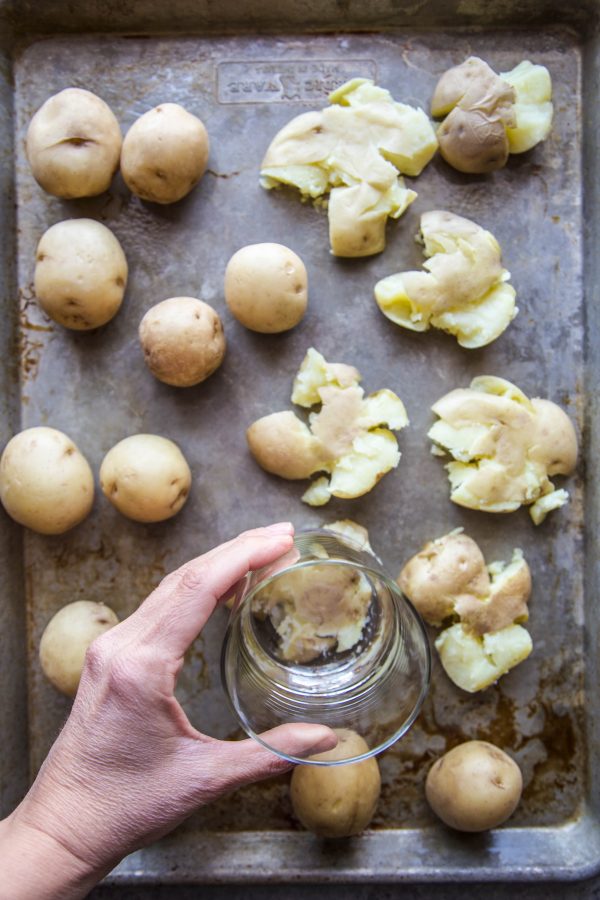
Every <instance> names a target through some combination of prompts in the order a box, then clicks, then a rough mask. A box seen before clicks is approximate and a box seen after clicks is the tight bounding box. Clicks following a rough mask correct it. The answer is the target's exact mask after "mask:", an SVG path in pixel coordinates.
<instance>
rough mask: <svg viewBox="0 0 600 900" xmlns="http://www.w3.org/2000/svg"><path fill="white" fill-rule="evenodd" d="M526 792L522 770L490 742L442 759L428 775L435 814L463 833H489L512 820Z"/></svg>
mask: <svg viewBox="0 0 600 900" xmlns="http://www.w3.org/2000/svg"><path fill="white" fill-rule="evenodd" d="M522 790H523V778H522V775H521V770H520V769H519V767H518V765H517V764H516V762H515V761H514V760H513V759H511V757H510V756H508V754H506V753H504V751H503V750H500V749H499V748H498V747H495V746H494V745H493V744H489V743H488V742H487V741H467V742H466V743H464V744H459V745H458V747H454V748H453V749H452V750H449V751H448V753H445V754H444V756H442V757H440V759H438V760H437V761H436V762H435V763H434V764H433V766H432V767H431V769H430V770H429V773H428V775H427V781H426V784H425V794H426V797H427V801H428V803H429V805H430V806H431V808H432V810H433V811H434V813H435V814H436V815H437V816H439V817H440V819H441V820H442V822H445V823H446V825H449V826H450V828H456V829H457V830H459V831H488V830H489V829H490V828H496V827H497V826H498V825H501V824H502V823H503V822H505V821H506V820H507V819H508V818H509V816H511V815H512V814H513V813H514V811H515V809H516V808H517V806H518V804H519V800H520V799H521V792H522Z"/></svg>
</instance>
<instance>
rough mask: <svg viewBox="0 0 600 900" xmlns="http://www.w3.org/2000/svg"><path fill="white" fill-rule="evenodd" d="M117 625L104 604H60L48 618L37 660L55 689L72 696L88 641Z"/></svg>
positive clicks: (76, 686) (77, 683)
mask: <svg viewBox="0 0 600 900" xmlns="http://www.w3.org/2000/svg"><path fill="white" fill-rule="evenodd" d="M118 624H119V619H118V618H117V616H116V614H115V613H114V612H113V610H112V609H111V608H110V607H109V606H106V605H105V604H104V603H94V602H92V601H90V600H77V601H75V603H69V604H67V606H63V608H62V609H59V611H58V612H57V613H55V615H54V616H53V617H52V618H51V619H50V621H49V622H48V624H47V625H46V628H45V630H44V633H43V634H42V639H41V641H40V663H41V666H42V669H43V672H44V675H45V676H46V678H48V680H49V681H51V682H52V684H53V685H54V687H55V688H57V689H58V690H59V691H61V692H62V693H63V694H66V695H67V696H68V697H74V696H75V694H76V693H77V688H78V687H79V681H80V679H81V673H82V671H83V666H84V663H85V655H86V653H87V649H88V647H89V646H90V644H91V643H92V642H93V641H95V639H96V638H97V637H100V635H101V634H104V633H105V632H106V631H108V630H109V629H110V628H114V626H115V625H118Z"/></svg>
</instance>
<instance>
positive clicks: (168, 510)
mask: <svg viewBox="0 0 600 900" xmlns="http://www.w3.org/2000/svg"><path fill="white" fill-rule="evenodd" d="M191 484H192V473H191V472H190V467H189V466H188V464H187V462H186V459H185V457H184V455H183V453H182V452H181V450H180V449H179V447H178V446H177V444H175V443H173V441H170V440H168V438H164V437H161V436H160V435H157V434H134V435H132V436H131V437H128V438H124V439H123V440H122V441H119V443H118V444H115V446H114V447H113V448H112V449H111V450H109V451H108V453H107V454H106V456H105V457H104V460H103V461H102V465H101V467H100V486H101V488H102V491H103V492H104V494H105V496H106V497H107V498H108V499H109V500H110V502H111V503H112V505H113V506H114V507H115V508H116V509H118V510H119V512H120V513H122V514H123V515H124V516H127V517H128V518H129V519H133V520H134V521H136V522H162V521H163V520H164V519H170V518H172V516H175V515H177V513H178V512H179V510H180V509H181V507H182V506H183V504H184V503H185V501H186V500H187V497H188V494H189V492H190V487H191Z"/></svg>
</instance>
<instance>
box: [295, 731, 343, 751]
mask: <svg viewBox="0 0 600 900" xmlns="http://www.w3.org/2000/svg"><path fill="white" fill-rule="evenodd" d="M337 744H338V738H337V735H336V734H335V732H334V731H330V732H329V734H324V735H323V737H322V738H321V739H320V740H319V741H316V743H314V744H313V746H312V747H310V749H309V750H307V751H306V753H305V754H304V753H303V754H302V755H303V756H305V755H306V756H314V755H315V753H324V752H325V751H326V750H333V748H334V747H337Z"/></svg>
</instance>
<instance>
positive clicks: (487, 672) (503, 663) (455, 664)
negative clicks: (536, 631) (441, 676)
mask: <svg viewBox="0 0 600 900" xmlns="http://www.w3.org/2000/svg"><path fill="white" fill-rule="evenodd" d="M435 647H436V650H437V651H438V653H439V655H440V661H441V663H442V666H443V667H444V670H445V672H446V674H447V675H448V677H449V678H450V680H451V681H453V682H454V684H456V685H457V686H458V687H459V688H461V689H462V690H463V691H468V692H469V693H475V692H476V691H483V690H485V688H487V687H489V686H490V685H491V684H494V682H496V681H498V679H499V678H501V676H502V675H505V674H506V673H507V672H508V671H510V669H513V668H514V667H515V666H517V665H518V664H519V663H521V662H523V660H524V659H527V657H528V656H529V654H530V653H531V651H532V649H533V643H532V641H531V637H530V635H529V632H528V631H526V630H525V628H523V627H522V626H521V625H508V626H507V627H506V628H502V629H500V631H496V632H493V633H492V634H484V635H476V634H473V633H472V632H470V631H469V630H468V629H467V628H466V627H465V626H464V625H462V624H460V623H458V624H456V625H452V626H450V628H446V629H445V630H444V631H442V632H441V633H440V634H439V635H438V637H437V638H436V641H435Z"/></svg>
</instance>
